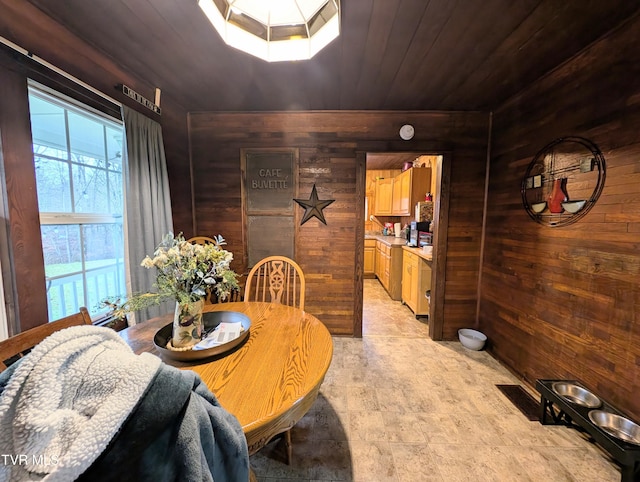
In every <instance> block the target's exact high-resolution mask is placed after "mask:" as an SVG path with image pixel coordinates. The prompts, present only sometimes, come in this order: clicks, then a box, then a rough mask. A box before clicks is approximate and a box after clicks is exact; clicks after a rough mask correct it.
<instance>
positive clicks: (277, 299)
mask: <svg viewBox="0 0 640 482" xmlns="http://www.w3.org/2000/svg"><path fill="white" fill-rule="evenodd" d="M304 289H305V281H304V273H303V272H302V268H300V266H299V265H298V263H296V262H295V261H294V260H292V259H289V258H287V257H286V256H269V257H267V258H264V259H262V260H260V261H258V262H257V263H256V265H255V266H254V267H253V268H252V269H251V271H249V275H248V276H247V282H246V284H245V287H244V300H245V301H268V302H271V303H280V304H283V305H288V306H293V307H296V308H300V309H301V310H304Z"/></svg>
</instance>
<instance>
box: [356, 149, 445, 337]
mask: <svg viewBox="0 0 640 482" xmlns="http://www.w3.org/2000/svg"><path fill="white" fill-rule="evenodd" d="M420 156H428V157H431V156H437V157H438V159H439V162H437V163H436V165H435V166H432V168H433V171H432V179H433V188H432V191H433V192H432V195H433V198H434V205H433V220H434V225H435V226H434V236H433V241H432V243H433V261H432V266H431V267H432V270H431V276H432V279H431V303H430V308H429V336H430V338H431V339H433V340H441V339H442V332H443V329H442V327H443V317H444V296H445V281H446V280H445V268H446V257H447V231H448V212H449V199H450V185H451V182H450V179H451V175H450V174H451V156H450V154H449V153H446V152H442V153H425V152H383V153H376V152H373V153H371V152H367V153H358V170H357V177H358V186H360V188H359V189H358V191H359V192H360V193H361V199H360V203H359V205H360V206H361V207H360V209H359V211H360V212H361V213H362V218H361V219H362V220H363V223H362V227H359V229H356V236H357V240H356V242H357V243H359V247H358V248H359V249H358V250H357V251H356V252H357V253H358V258H359V260H360V261H361V262H359V263H356V264H357V266H358V271H359V272H358V273H356V293H358V294H359V298H360V303H359V307H357V311H356V313H358V314H359V315H360V316H356V319H355V326H354V334H355V336H362V322H363V317H362V310H363V298H362V296H363V278H364V261H363V260H364V239H365V233H366V231H367V230H369V229H375V228H371V226H374V225H375V226H377V227H380V224H374V225H372V224H371V223H372V222H373V223H375V220H376V219H375V216H373V218H374V219H372V213H373V209H374V208H373V206H372V203H371V200H370V199H369V196H368V192H370V186H368V185H367V178H368V176H367V171H372V170H378V169H386V168H388V169H397V170H398V171H401V169H402V167H403V164H404V163H405V162H412V161H413V160H416V159H418V158H420ZM411 218H412V217H408V218H404V219H402V223H403V224H404V223H405V222H409V221H410V220H412V219H411ZM367 221H369V223H367ZM365 223H367V224H365Z"/></svg>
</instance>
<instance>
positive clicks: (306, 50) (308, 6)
mask: <svg viewBox="0 0 640 482" xmlns="http://www.w3.org/2000/svg"><path fill="white" fill-rule="evenodd" d="M198 5H199V6H200V8H201V9H202V10H203V11H204V13H205V14H206V16H207V17H208V18H209V21H210V22H211V23H212V24H213V26H214V27H215V29H216V30H217V31H218V33H219V34H220V36H221V37H222V39H223V40H224V41H225V43H226V44H227V45H230V46H231V47H235V48H237V49H239V50H242V51H244V52H247V53H249V54H251V55H254V56H256V57H259V58H261V59H263V60H266V61H267V62H278V61H284V60H305V59H310V58H311V57H313V56H314V55H315V54H317V53H318V52H319V51H320V50H322V49H323V48H324V47H326V46H327V45H328V44H329V43H330V42H331V41H332V40H333V39H335V38H336V37H337V36H338V35H339V34H340V0H198Z"/></svg>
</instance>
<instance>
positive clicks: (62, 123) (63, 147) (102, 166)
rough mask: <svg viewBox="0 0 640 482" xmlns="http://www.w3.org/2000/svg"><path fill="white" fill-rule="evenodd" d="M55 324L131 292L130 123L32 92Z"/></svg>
mask: <svg viewBox="0 0 640 482" xmlns="http://www.w3.org/2000/svg"><path fill="white" fill-rule="evenodd" d="M29 108H30V111H31V131H32V136H33V154H34V161H35V168H36V183H37V191H38V206H39V211H40V225H41V235H42V249H43V254H44V264H45V275H46V283H47V302H48V312H49V321H54V320H57V319H59V318H62V317H64V316H67V315H70V314H72V313H75V312H77V311H78V309H79V308H80V306H86V307H87V309H88V310H89V312H90V313H91V315H92V317H93V318H94V319H95V318H97V317H100V316H101V315H103V314H106V309H104V308H100V307H99V304H100V301H101V300H103V299H104V298H106V297H108V296H112V295H113V294H117V293H124V292H125V291H126V290H125V268H124V234H123V225H122V221H123V209H124V208H123V180H122V159H123V155H122V154H123V152H122V151H123V148H124V128H123V125H122V123H120V122H118V121H116V120H115V119H112V118H110V117H107V116H106V115H103V114H100V113H98V112H96V111H94V110H93V109H91V108H90V107H87V106H83V105H82V104H79V103H77V102H75V101H73V100H71V99H69V98H66V97H64V96H62V95H60V94H56V93H54V92H51V91H49V90H46V89H45V88H42V87H40V86H37V85H36V84H30V87H29Z"/></svg>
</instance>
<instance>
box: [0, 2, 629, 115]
mask: <svg viewBox="0 0 640 482" xmlns="http://www.w3.org/2000/svg"><path fill="white" fill-rule="evenodd" d="M29 1H30V3H32V4H33V5H35V6H37V7H38V8H40V9H41V10H43V11H44V12H46V13H47V14H48V15H50V16H51V17H53V18H55V19H56V20H58V21H59V22H60V23H61V24H63V25H64V26H66V27H67V28H68V29H69V30H71V31H72V32H74V33H75V34H77V35H78V36H80V37H81V38H83V39H85V40H86V41H87V42H88V43H90V44H92V45H94V46H95V47H97V48H99V49H100V50H102V51H104V52H106V53H107V54H108V55H110V56H111V57H112V58H114V59H116V60H117V61H118V63H120V64H121V65H123V66H124V67H125V68H126V69H128V70H130V71H131V72H133V73H134V74H136V75H138V76H139V77H140V78H142V79H146V80H147V81H149V82H150V83H151V84H153V85H156V86H158V87H160V88H161V89H162V91H163V95H164V94H168V95H171V96H172V97H173V98H174V99H175V100H176V101H178V102H179V103H180V104H182V105H183V106H184V107H185V109H186V110H187V111H191V112H195V111H264V110H340V109H354V110H361V109H375V110H483V111H488V110H491V109H493V108H495V107H496V106H498V105H500V104H501V103H502V102H503V101H505V100H506V99H508V98H509V97H510V96H512V95H513V94H515V93H517V92H519V91H520V90H521V89H522V88H523V87H524V86H526V85H527V84H529V83H530V82H532V81H534V80H535V79H537V78H539V77H541V76H543V75H544V74H545V73H547V72H548V71H550V70H551V69H553V68H554V67H556V66H558V65H559V64H561V63H562V62H564V61H565V60H566V59H568V58H570V57H571V56H572V55H574V54H575V53H577V52H579V51H580V50H581V49H583V48H584V47H585V46H586V45H588V44H589V43H591V42H592V41H594V40H595V39H596V38H598V37H600V36H601V35H603V34H605V33H606V32H608V31H609V30H611V29H612V28H614V27H615V26H617V25H618V24H620V23H621V22H623V21H624V20H625V19H626V18H628V17H630V16H631V15H633V14H635V13H636V12H637V11H638V9H639V8H640V2H631V1H629V0H609V1H607V2H604V1H602V0H567V1H563V2H559V1H557V0H518V1H513V0H482V1H480V0H469V1H452V0H342V8H343V13H342V19H341V29H342V33H341V35H340V37H339V38H338V39H336V40H334V41H333V42H332V43H331V44H330V45H329V46H328V47H326V48H325V49H324V50H323V51H321V52H320V53H319V54H317V55H316V56H315V57H314V58H313V59H311V60H309V61H302V62H292V63H288V62H287V63H273V64H269V63H267V62H264V61H262V60H259V59H256V58H253V57H251V56H249V55H247V54H245V53H243V52H240V51H237V50H235V49H233V48H230V47H227V46H226V45H225V44H224V43H223V42H222V40H221V39H220V37H219V36H218V34H217V33H216V32H215V30H214V29H213V28H212V26H211V25H210V24H209V22H208V20H207V19H206V17H205V16H204V14H203V13H202V12H201V10H200V8H199V7H198V5H197V1H196V0H180V1H176V0H91V1H86V0H58V1H51V0H29ZM0 23H1V22H0ZM7 28H8V27H6V26H5V27H3V28H2V30H6V29H7ZM2 30H0V35H3V36H8V37H10V35H5V34H8V33H10V32H2ZM34 53H35V54H36V55H37V52H34ZM143 95H144V94H143ZM147 96H148V97H150V98H152V97H153V95H152V93H148V94H147Z"/></svg>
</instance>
